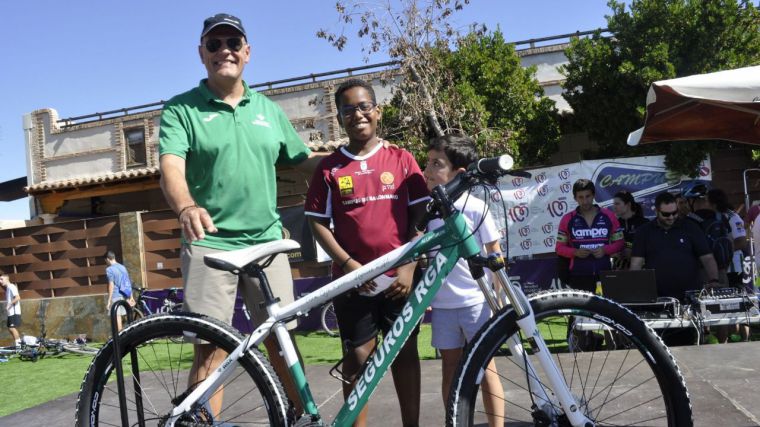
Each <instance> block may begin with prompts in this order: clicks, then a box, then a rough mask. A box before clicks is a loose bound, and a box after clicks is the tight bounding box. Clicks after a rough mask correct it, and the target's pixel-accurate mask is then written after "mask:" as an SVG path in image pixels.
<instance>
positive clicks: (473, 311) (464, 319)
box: [431, 302, 491, 350]
mask: <svg viewBox="0 0 760 427" xmlns="http://www.w3.org/2000/svg"><path fill="white" fill-rule="evenodd" d="M490 317H491V309H490V308H489V307H488V305H486V303H484V302H481V303H480V304H475V305H472V306H469V307H461V308H434V309H433V313H432V317H431V323H432V324H433V325H432V326H433V337H432V339H431V345H432V346H433V347H435V348H437V349H439V350H452V349H455V348H462V347H464V346H465V344H466V343H468V342H470V341H471V340H472V337H474V336H475V334H476V333H477V332H478V330H480V328H481V327H482V326H483V325H484V324H485V323H486V322H487V321H488V319H489V318H490Z"/></svg>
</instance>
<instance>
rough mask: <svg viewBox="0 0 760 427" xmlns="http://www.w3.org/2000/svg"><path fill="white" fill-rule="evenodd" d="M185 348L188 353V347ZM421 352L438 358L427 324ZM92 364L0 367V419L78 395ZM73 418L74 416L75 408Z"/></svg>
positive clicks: (85, 360) (312, 357)
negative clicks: (0, 391) (4, 392)
mask: <svg viewBox="0 0 760 427" xmlns="http://www.w3.org/2000/svg"><path fill="white" fill-rule="evenodd" d="M296 343H297V345H298V348H299V350H300V351H301V355H302V356H303V358H304V363H305V364H306V365H317V364H335V363H336V362H337V361H338V360H340V358H341V357H342V355H341V348H340V338H334V337H330V336H329V335H327V334H326V333H324V332H308V333H307V332H298V333H296ZM167 345H168V346H179V344H167ZM185 347H186V348H188V349H189V347H188V346H187V345H185ZM262 347H263V346H262ZM418 348H419V352H420V358H421V359H433V358H435V350H434V349H433V348H432V347H430V325H428V324H425V325H422V327H421V329H420V334H419V337H418ZM156 350H157V351H158V352H159V353H161V352H162V351H161V347H160V346H157V347H156ZM167 350H168V349H167ZM177 353H178V350H176V349H172V354H174V357H175V359H174V360H176V355H177ZM182 359H183V360H182V364H181V367H180V368H181V369H187V368H189V364H190V363H191V362H192V353H191V352H188V357H187V358H185V357H183V358H182ZM90 360H91V358H89V357H86V356H79V355H73V354H62V355H58V356H47V357H45V358H43V359H39V360H38V361H37V362H28V361H21V360H20V359H19V358H18V357H12V358H11V359H10V360H9V361H8V362H5V363H0V378H2V383H3V389H4V390H12V393H13V396H12V398H10V395H8V396H6V398H3V399H0V417H2V416H5V415H9V414H12V413H14V412H18V411H21V410H23V409H27V408H31V407H33V406H37V405H39V404H42V403H45V402H48V401H51V400H53V399H57V398H59V397H63V396H66V395H69V394H71V393H76V392H78V391H79V387H80V385H81V383H82V379H83V378H84V374H85V372H86V371H87V368H88V367H89V366H90ZM124 366H125V372H128V371H129V366H128V364H126V365H124ZM70 414H71V415H72V416H73V414H74V407H73V406H72V408H71V412H70ZM63 415H65V416H68V415H67V414H63Z"/></svg>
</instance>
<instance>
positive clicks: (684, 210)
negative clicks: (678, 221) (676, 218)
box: [676, 197, 690, 217]
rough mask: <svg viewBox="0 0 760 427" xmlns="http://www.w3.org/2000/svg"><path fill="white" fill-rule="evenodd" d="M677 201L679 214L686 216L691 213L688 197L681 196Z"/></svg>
mask: <svg viewBox="0 0 760 427" xmlns="http://www.w3.org/2000/svg"><path fill="white" fill-rule="evenodd" d="M676 203H677V204H678V215H680V216H681V217H686V216H687V215H689V210H690V209H689V203H688V202H687V201H686V199H684V198H683V197H679V198H677V199H676Z"/></svg>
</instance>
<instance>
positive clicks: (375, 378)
mask: <svg viewBox="0 0 760 427" xmlns="http://www.w3.org/2000/svg"><path fill="white" fill-rule="evenodd" d="M510 168H511V158H509V157H508V156H502V157H498V158H492V159H482V160H480V161H479V162H477V165H476V167H474V168H473V167H471V168H470V169H469V170H468V171H467V172H464V173H462V174H460V175H458V176H457V177H456V178H455V179H454V180H452V181H451V182H450V183H448V184H447V185H446V186H438V187H436V188H435V189H434V190H433V192H432V201H431V203H430V204H429V214H428V218H426V220H429V219H430V218H431V217H433V215H440V216H441V217H442V218H443V219H444V225H443V226H442V227H441V228H438V229H436V230H431V231H428V232H427V233H425V234H424V235H423V236H422V237H420V238H419V239H416V240H414V241H413V242H410V243H407V244H405V245H403V246H401V247H399V248H397V249H395V250H393V251H391V252H389V253H388V254H386V255H383V256H381V257H379V258H378V259H376V260H374V261H372V262H369V263H367V264H366V265H364V266H363V267H362V268H360V269H358V270H355V271H353V272H351V273H349V274H347V275H345V276H343V277H341V278H339V279H336V280H335V281H333V282H331V283H329V284H328V285H326V286H324V287H322V288H320V289H318V290H317V291H315V292H312V293H310V294H308V295H306V296H304V297H302V298H300V299H298V300H296V301H295V302H293V303H290V304H288V305H286V306H283V307H281V306H280V305H279V304H278V303H277V301H276V300H275V299H274V298H273V296H272V293H271V290H270V288H269V285H268V282H267V280H266V275H265V274H264V273H263V268H264V267H266V266H267V265H268V264H269V263H270V262H271V260H272V259H273V257H274V256H275V255H276V254H278V253H281V252H285V251H288V250H293V249H296V248H298V247H299V245H298V243H296V242H294V241H290V240H282V241H275V242H269V243H265V244H261V245H256V246H253V247H250V248H246V249H241V250H237V251H231V252H227V253H222V254H216V255H212V256H207V257H206V258H205V260H204V261H205V263H206V264H207V265H208V266H210V267H213V268H218V269H222V270H226V271H230V272H234V273H237V274H239V275H240V277H241V280H243V282H244V283H246V284H248V285H251V277H257V278H259V280H260V283H261V289H262V293H263V295H264V296H265V297H264V299H265V305H266V307H267V310H268V313H269V315H270V317H269V319H267V320H266V321H265V322H264V323H262V324H261V325H259V326H258V327H257V328H256V329H255V330H254V331H253V332H252V333H251V334H250V335H249V336H246V337H242V336H241V335H240V334H239V333H238V332H237V331H235V330H233V329H232V328H230V327H229V326H227V325H225V324H222V323H220V322H218V321H216V320H213V319H210V318H207V317H204V316H202V315H196V314H188V313H169V314H163V315H158V316H154V317H149V318H145V319H143V320H142V321H139V322H136V323H134V324H132V325H130V326H128V327H127V328H125V329H124V330H123V331H122V332H121V333H120V334H119V337H118V339H119V345H120V346H121V348H122V349H123V354H122V355H121V358H122V364H123V365H124V368H123V369H124V371H125V372H129V371H131V373H132V374H131V377H132V384H125V385H126V386H128V387H131V388H130V389H129V391H128V392H127V395H126V396H122V397H128V398H129V404H127V406H125V407H124V408H123V409H124V410H125V416H127V417H128V416H129V415H130V414H131V415H132V417H134V416H136V417H137V420H138V424H139V425H145V424H146V422H150V423H151V424H157V425H161V426H179V425H183V426H186V425H226V423H229V424H243V423H249V424H256V423H260V424H266V425H276V426H285V425H290V424H291V423H292V422H293V419H292V418H289V409H290V408H289V405H288V400H287V398H286V396H285V393H284V392H283V388H282V386H281V384H280V381H279V379H278V378H277V375H276V374H275V373H274V371H273V370H272V367H271V365H270V364H269V361H268V360H267V359H266V358H265V357H264V356H263V355H262V353H261V352H260V351H259V350H258V348H257V347H258V345H259V344H261V343H262V341H263V339H264V338H265V337H266V336H268V335H269V334H270V333H274V334H275V336H276V338H277V339H278V341H279V343H280V346H281V348H282V350H283V356H284V359H285V361H286V363H287V365H288V371H289V374H290V376H291V377H292V379H293V380H294V382H295V384H296V385H297V387H298V391H299V397H300V399H301V401H302V403H303V406H304V408H305V414H304V415H303V416H302V417H301V418H300V419H299V420H298V422H297V423H296V425H298V426H308V425H324V420H322V419H321V416H320V414H319V411H318V409H317V405H316V403H315V402H314V399H313V398H312V395H311V391H310V389H309V386H308V383H307V381H306V378H305V376H304V372H303V369H302V368H301V365H300V364H299V363H298V359H297V357H296V353H295V350H294V345H293V343H292V341H291V340H290V336H289V334H288V332H287V330H286V328H285V326H284V322H285V321H287V320H290V319H294V318H296V317H298V316H301V315H305V314H306V313H308V312H309V310H310V309H312V308H314V307H319V306H321V305H323V304H325V303H327V302H328V301H330V300H332V299H333V298H334V297H335V296H337V295H339V294H341V293H343V292H346V291H348V290H350V289H354V288H357V287H359V286H361V285H362V284H363V283H365V282H367V281H369V280H372V279H373V278H374V277H376V276H378V275H379V274H382V273H383V272H385V271H387V270H388V269H390V268H393V267H396V266H398V265H401V264H403V263H405V262H409V261H410V260H413V259H416V258H418V257H420V256H421V255H422V254H425V253H432V254H433V255H430V256H429V260H430V262H429V267H428V268H427V270H426V272H425V274H424V276H423V278H422V279H421V280H420V281H419V282H418V283H417V284H416V285H415V287H414V289H413V290H412V292H411V293H410V296H409V298H408V300H407V303H406V305H405V306H404V308H403V309H402V312H401V315H400V316H399V317H398V318H397V319H396V320H395V322H394V323H393V325H392V327H391V329H390V331H389V332H388V334H387V335H386V336H385V337H384V338H383V340H382V343H380V344H379V345H378V346H377V349H376V351H375V352H374V353H373V354H372V355H371V356H370V358H369V360H368V362H367V364H366V365H365V366H364V368H363V370H362V372H361V373H360V374H359V376H358V377H357V378H358V380H357V382H356V385H355V387H354V390H353V391H352V392H351V393H350V394H349V395H348V398H347V399H346V402H345V404H344V405H343V407H342V408H341V409H340V412H339V413H338V414H337V416H336V418H335V419H334V420H333V421H332V425H338V426H344V425H350V424H351V423H352V422H353V420H354V419H355V417H356V415H357V414H358V412H359V411H360V410H361V409H362V408H363V407H364V405H365V404H366V403H367V401H368V399H369V397H370V396H371V395H372V393H373V391H374V390H375V388H376V386H377V384H378V382H379V381H380V379H381V378H382V377H383V376H384V375H385V373H386V372H387V370H388V368H389V366H390V364H391V363H392V362H393V360H394V359H395V357H396V355H397V354H398V352H399V350H400V349H401V347H402V346H403V344H404V343H405V342H406V340H407V338H408V337H409V335H410V333H411V332H412V330H413V329H414V327H415V326H416V324H417V323H418V322H419V321H420V319H421V317H422V316H423V315H424V312H425V309H426V307H428V306H429V304H430V302H431V300H432V299H433V296H434V295H435V293H436V292H437V291H438V289H439V288H440V286H441V285H442V283H443V279H444V278H445V277H446V275H447V274H448V273H449V272H450V271H451V269H452V268H453V266H454V265H455V263H456V262H457V260H458V259H459V258H460V257H463V258H466V259H468V261H469V263H470V267H471V270H472V272H473V277H475V278H477V279H478V283H479V285H480V287H481V290H482V291H483V292H484V294H485V296H486V300H487V302H488V304H489V305H490V306H491V307H493V308H494V309H495V310H494V315H493V316H492V318H491V319H490V320H489V322H488V323H486V325H484V327H483V328H482V329H481V330H480V331H479V332H478V334H477V335H476V336H475V337H474V338H473V340H472V342H470V343H469V344H468V345H467V347H466V348H465V349H464V351H463V357H462V359H461V363H460V366H459V368H458V371H457V374H456V375H455V378H454V381H453V384H452V387H451V393H450V395H449V401H448V404H447V425H449V426H460V425H473V423H475V422H479V423H482V422H484V416H483V413H482V411H483V410H482V408H483V404H482V402H480V401H478V393H477V391H478V386H479V381H480V379H481V378H482V376H483V375H482V374H483V371H484V369H485V368H486V366H488V363H489V361H490V360H491V359H492V358H493V357H494V356H498V361H497V362H498V363H499V366H498V370H499V372H500V374H501V375H502V378H504V380H503V381H502V383H504V384H506V385H507V387H506V390H505V405H507V408H506V414H507V417H508V419H510V420H513V419H514V420H516V421H520V422H526V423H530V424H535V425H542V426H554V425H557V426H566V425H572V426H584V427H585V426H595V425H608V424H610V425H621V424H624V425H630V424H646V425H667V426H689V425H692V424H693V421H692V414H691V403H690V400H689V394H688V391H687V388H686V384H685V382H684V380H683V376H682V375H681V372H680V370H679V369H678V366H677V365H676V363H675V360H674V359H673V357H672V355H671V354H670V352H669V350H668V349H667V347H666V346H665V345H664V344H663V343H662V341H661V340H660V339H659V337H657V335H656V334H654V332H653V331H652V329H651V328H648V327H647V326H646V325H645V324H644V323H643V322H642V321H641V319H639V318H638V317H636V316H635V315H634V314H633V313H632V312H630V311H629V310H627V309H625V308H624V307H622V306H620V305H618V304H616V303H614V302H612V301H610V300H607V299H605V298H603V297H599V296H595V295H593V294H590V293H587V292H582V291H575V290H559V291H548V292H541V293H538V294H534V295H532V296H531V297H530V298H528V297H526V296H525V294H524V293H523V292H522V290H521V289H520V288H519V286H516V285H512V284H511V283H510V281H509V278H508V276H507V275H506V274H505V271H504V262H503V259H502V258H484V257H482V256H480V248H478V247H477V245H476V244H475V243H474V238H473V237H472V231H470V229H469V228H468V226H467V224H466V223H465V221H464V219H463V217H462V215H461V214H460V213H459V212H458V211H457V210H456V209H455V208H454V205H453V201H454V200H457V199H458V198H459V197H460V196H462V195H463V194H464V193H465V192H467V191H468V190H470V189H471V188H473V187H477V186H481V185H484V186H488V185H491V186H492V185H493V184H494V183H495V182H496V180H497V179H498V177H500V176H502V175H505V174H507V173H508V169H510ZM512 174H513V175H518V176H520V173H519V172H512ZM522 176H525V173H522ZM484 267H489V269H491V270H493V271H495V273H496V278H497V280H496V282H497V285H498V286H499V287H500V288H501V289H499V292H498V293H496V292H494V290H493V288H491V287H490V286H489V285H488V282H487V281H486V280H485V279H484V278H483V268H484ZM570 319H574V320H575V322H578V321H579V320H583V319H587V320H588V321H589V323H595V324H596V325H598V326H599V328H609V329H611V330H614V331H616V332H617V334H616V335H618V337H617V338H616V340H617V341H618V342H620V341H625V342H624V343H622V344H625V345H616V346H615V348H618V349H622V350H612V349H611V348H610V347H611V346H606V347H607V348H606V349H605V348H602V349H596V348H594V349H590V350H588V351H582V350H580V349H577V348H571V347H569V346H568V336H567V335H568V331H569V329H568V325H569V324H570V322H571V320H570ZM574 324H575V323H574ZM578 324H580V323H578ZM573 327H574V326H573ZM182 335H184V336H192V337H194V338H196V339H200V340H203V341H205V342H208V343H212V344H214V345H216V346H217V347H219V348H220V349H221V350H222V351H225V352H227V353H229V355H228V356H227V358H226V359H225V360H224V361H223V362H222V363H221V365H220V366H219V367H218V368H217V369H216V370H215V371H214V372H213V373H211V374H210V375H209V376H208V377H207V378H206V379H205V380H203V381H201V382H199V383H197V384H192V385H191V386H189V387H188V386H187V385H186V384H187V375H186V374H184V373H183V374H180V371H181V370H183V369H186V368H187V366H189V363H190V362H189V361H190V360H191V359H192V356H189V357H187V354H185V353H183V352H182V350H181V349H179V348H175V347H173V346H172V345H169V344H167V342H168V340H167V338H171V337H176V336H182ZM175 346H176V345H175ZM602 347H605V346H602ZM112 352H113V343H112V342H109V343H108V344H106V345H105V346H104V347H103V349H102V350H101V351H100V353H99V354H98V356H97V357H95V359H94V360H93V362H92V364H91V366H90V368H89V369H88V371H87V374H86V375H85V377H84V381H83V383H82V387H81V389H80V393H79V399H78V402H77V413H76V425H79V426H83V425H91V426H95V425H98V424H99V422H101V421H102V422H104V423H105V422H112V420H115V419H118V416H119V415H120V412H119V411H120V409H119V405H118V398H119V396H118V395H117V393H116V392H115V390H114V388H113V387H112V386H111V385H109V384H108V381H109V378H110V377H111V376H112V374H113V359H112V358H113V354H112ZM157 353H158V354H157ZM190 353H192V352H190ZM172 354H173V355H172ZM154 355H155V356H154ZM502 355H503V356H502ZM183 356H184V357H183ZM174 357H176V358H177V360H174ZM148 359H150V361H148ZM159 365H163V368H161V366H159ZM613 365H614V366H613ZM539 366H540V367H541V368H542V369H541V370H540V371H539V369H538V367H539ZM146 372H147V374H146ZM238 381H240V382H245V384H241V383H240V382H238ZM125 383H128V382H125ZM156 383H160V384H158V385H156ZM221 390H223V393H224V394H223V400H222V403H223V405H224V406H223V407H222V408H221V409H220V410H218V411H215V410H214V409H212V408H211V406H210V404H209V399H210V398H211V397H212V396H215V395H216V394H217V393H220V392H221ZM146 404H147V405H148V406H146Z"/></svg>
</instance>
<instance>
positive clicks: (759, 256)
mask: <svg viewBox="0 0 760 427" xmlns="http://www.w3.org/2000/svg"><path fill="white" fill-rule="evenodd" d="M752 244H753V245H754V246H755V265H756V266H757V271H760V217H758V219H755V222H753V223H752Z"/></svg>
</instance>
